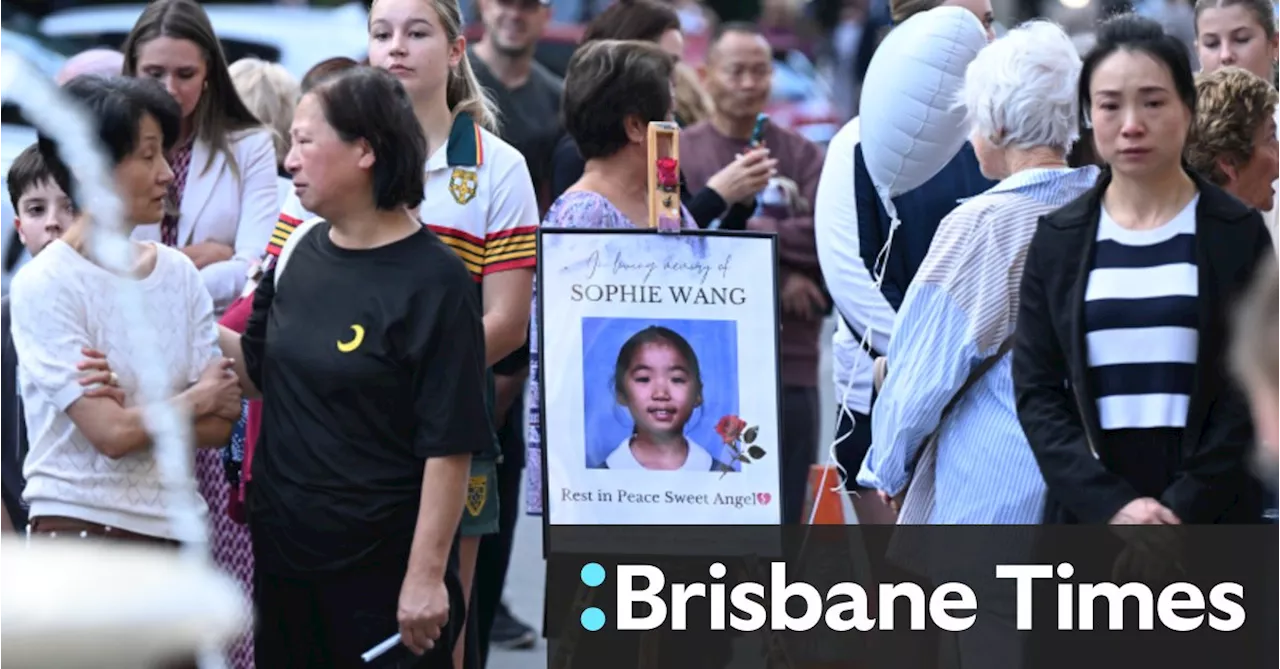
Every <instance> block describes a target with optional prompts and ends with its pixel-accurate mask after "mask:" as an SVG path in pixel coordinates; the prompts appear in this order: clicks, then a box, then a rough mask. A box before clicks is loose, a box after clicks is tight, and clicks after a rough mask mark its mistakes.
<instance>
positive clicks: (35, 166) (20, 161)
mask: <svg viewBox="0 0 1280 669" xmlns="http://www.w3.org/2000/svg"><path fill="white" fill-rule="evenodd" d="M5 181H6V182H8V186H9V202H10V203H11V204H13V212H14V215H15V216H21V215H22V213H21V212H20V211H19V210H18V200H21V199H22V196H23V195H24V194H26V192H27V191H28V190H30V189H32V188H35V187H36V186H39V185H41V184H45V183H49V182H54V183H56V182H55V181H54V178H53V171H52V170H50V169H49V165H48V163H46V162H45V160H44V154H42V153H40V145H39V144H38V143H35V144H32V145H31V146H28V147H27V148H25V149H23V150H22V153H19V154H18V157H17V158H14V159H13V163H12V164H11V165H9V174H8V175H7V176H6V177H5Z"/></svg>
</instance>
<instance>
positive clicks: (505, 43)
mask: <svg viewBox="0 0 1280 669" xmlns="http://www.w3.org/2000/svg"><path fill="white" fill-rule="evenodd" d="M476 6H477V8H478V9H479V11H480V20H481V21H482V22H483V23H484V36H483V37H482V38H481V39H480V41H479V42H477V43H476V44H474V45H473V46H472V47H471V49H470V59H471V64H472V67H473V69H474V70H475V73H476V78H477V79H479V80H480V84H481V85H483V86H484V87H485V88H486V89H488V91H489V94H490V95H491V96H493V101H494V102H495V103H496V104H497V106H498V110H499V112H500V114H499V125H500V127H499V133H498V134H499V136H500V137H502V139H504V140H506V142H507V143H508V144H511V145H512V146H514V147H515V148H516V149H517V150H518V151H520V153H521V154H522V155H523V156H524V159H525V162H526V163H528V165H529V175H530V176H532V177H533V187H534V190H535V191H537V193H538V209H539V213H542V214H545V213H546V211H547V209H548V208H549V207H550V206H551V202H550V198H549V193H550V183H551V154H552V153H553V152H554V151H555V147H556V143H557V142H559V141H560V136H561V135H562V134H563V133H564V130H563V128H562V127H561V125H560V94H561V93H562V92H563V91H564V80H563V79H561V78H560V77H558V76H556V75H555V74H554V73H553V72H551V70H548V69H547V68H546V67H545V66H543V65H542V64H541V63H539V62H538V61H537V60H535V59H534V57H533V56H534V53H535V52H536V50H537V47H538V40H540V39H542V33H543V31H544V30H545V29H546V27H547V22H548V21H549V20H550V18H551V0H477V5H476Z"/></svg>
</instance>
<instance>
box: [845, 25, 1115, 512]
mask: <svg viewBox="0 0 1280 669" xmlns="http://www.w3.org/2000/svg"><path fill="white" fill-rule="evenodd" d="M1080 67H1081V65H1080V56H1079V54H1078V52H1077V50H1076V48H1075V46H1074V44H1072V42H1071V40H1070V38H1068V37H1067V35H1066V34H1065V33H1064V32H1063V31H1062V30H1061V28H1059V27H1058V26H1057V25H1056V24H1053V23H1049V22H1045V21H1033V22H1030V23H1026V24H1023V25H1022V26H1019V27H1018V28H1016V29H1014V30H1011V31H1010V32H1009V33H1008V34H1007V35H1006V36H1005V37H1003V38H1001V39H999V40H996V41H995V42H992V43H991V44H989V45H988V46H987V47H985V48H984V49H983V50H982V51H981V52H980V53H979V54H978V56H977V58H976V59H975V60H974V61H973V63H971V64H970V65H969V68H968V70H967V71H966V75H965V84H964V88H963V91H962V96H961V100H960V101H959V103H960V104H963V105H964V107H965V109H966V110H967V114H968V117H969V119H970V123H971V133H972V135H971V138H970V141H971V142H972V144H973V146H974V150H975V153H976V154H977V156H978V162H979V164H980V165H981V168H982V172H983V175H984V176H986V177H987V178H989V179H995V180H999V183H998V184H997V185H996V186H995V187H993V188H991V189H990V190H988V191H986V192H984V193H982V194H980V195H978V196H976V197H974V198H971V199H969V200H967V201H965V202H964V203H962V204H961V205H960V206H959V207H957V208H956V209H955V210H954V211H952V212H951V214H950V215H948V216H947V218H946V219H944V220H943V221H942V223H941V224H940V225H939V227H938V232H937V234H936V235H935V236H934V239H933V243H932V245H931V246H930V250H929V254H928V256H926V257H925V260H924V262H923V263H922V264H921V266H920V270H919V272H918V273H917V274H916V277H915V279H914V280H913V281H912V283H911V287H910V289H909V290H908V291H907V295H906V298H905V299H904V301H903V304H902V309H901V310H900V311H899V313H898V321H897V325H896V326H895V329H894V336H893V340H892V342H891V344H890V348H889V352H888V355H887V369H888V371H887V375H886V377H885V380H884V384H883V387H882V388H881V389H880V395H879V397H878V399H877V400H876V404H875V406H874V407H873V412H872V421H871V429H872V446H871V450H870V452H869V454H868V455H867V458H866V459H865V460H864V462H863V466H862V470H861V471H860V472H859V474H858V482H859V483H861V484H863V485H865V486H868V487H871V488H875V489H876V490H879V491H880V492H881V495H882V496H884V497H888V498H890V499H893V500H894V503H895V504H898V505H901V504H902V503H903V502H904V501H905V502H906V506H905V508H903V509H902V510H901V512H900V518H899V522H900V523H930V524H1024V523H1039V522H1040V519H1041V515H1042V513H1043V508H1044V496H1045V484H1044V481H1043V479H1042V478H1041V476H1040V471H1039V469H1038V468H1037V466H1036V461H1035V458H1034V457H1033V456H1032V453H1031V448H1030V447H1029V446H1028V444H1027V439H1026V437H1025V436H1024V435H1023V431H1022V426H1021V424H1020V423H1019V422H1018V414H1017V410H1016V407H1015V406H1014V393H1013V381H1012V379H1011V377H1010V356H1008V355H1005V354H1006V353H1007V352H1008V350H1009V343H1010V341H1011V335H1012V334H1013V332H1014V328H1015V326H1016V323H1015V322H1014V321H1015V317H1016V314H1017V311H1018V304H1017V303H1018V292H1019V285H1020V280H1021V277H1022V263H1023V259H1024V258H1025V256H1026V249H1027V246H1028V245H1029V244H1030V243H1031V236H1032V234H1033V233H1034V232H1035V228H1036V221H1037V219H1039V217H1040V216H1042V215H1044V214H1047V213H1049V212H1051V211H1053V210H1055V209H1057V208H1058V207H1060V206H1062V205H1064V204H1066V203H1068V202H1070V201H1071V200H1073V199H1075V198H1076V197H1077V196H1079V195H1080V194H1082V193H1083V192H1085V191H1086V190H1087V189H1088V188H1089V187H1090V186H1092V185H1093V184H1094V181H1095V179H1096V178H1097V175H1098V169H1097V168H1096V167H1093V166H1089V167H1083V168H1079V169H1070V168H1068V167H1067V154H1068V152H1069V151H1070V150H1071V148H1072V145H1073V144H1074V143H1075V141H1076V140H1077V139H1078V138H1079V128H1078V125H1079V124H1078V121H1077V110H1078V104H1079V103H1078V102H1077V99H1076V85H1077V83H1078V80H1079V75H1080ZM953 408H954V410H952V409H953ZM934 437H936V438H934ZM917 500H921V501H922V503H920V504H917V503H915V502H916V501H917Z"/></svg>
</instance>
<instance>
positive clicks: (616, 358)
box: [582, 318, 740, 473]
mask: <svg viewBox="0 0 1280 669" xmlns="http://www.w3.org/2000/svg"><path fill="white" fill-rule="evenodd" d="M582 330H583V331H582V341H583V366H582V368H583V370H584V376H585V378H584V379H583V384H584V390H585V391H586V392H584V393H583V398H584V405H585V406H584V407H583V417H584V421H585V423H586V424H585V425H584V428H585V429H584V434H585V435H587V444H586V467H587V468H588V469H611V470H637V469H645V470H650V471H702V472H709V473H710V472H721V473H725V472H731V471H737V469H738V467H739V466H740V463H739V462H737V461H736V460H735V458H734V456H733V453H732V452H731V451H729V450H728V449H727V447H726V444H725V441H724V439H723V437H722V435H721V434H720V433H719V432H718V431H717V425H718V424H720V423H721V421H722V419H723V418H725V417H733V416H736V415H737V413H738V378H737V376H738V375H737V369H738V352H737V345H736V342H737V331H736V323H734V322H733V321H718V320H706V321H700V320H666V319H629V318H627V319H624V318H584V319H583V323H582ZM721 431H723V430H721Z"/></svg>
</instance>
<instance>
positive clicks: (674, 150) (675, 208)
mask: <svg viewBox="0 0 1280 669" xmlns="http://www.w3.org/2000/svg"><path fill="white" fill-rule="evenodd" d="M663 158H670V159H671V160H673V161H674V162H675V169H674V170H671V171H670V173H669V174H667V175H666V176H667V177H668V179H667V182H666V183H663V181H662V178H661V177H662V176H663V175H662V174H660V172H661V171H660V170H659V169H658V161H659V160H661V159H663ZM682 211H683V210H682V209H681V207H680V126H678V125H676V124H674V123H668V122H666V121H653V122H651V123H649V227H650V228H652V229H657V230H679V229H680V227H681V222H682V220H683V215H682Z"/></svg>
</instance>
